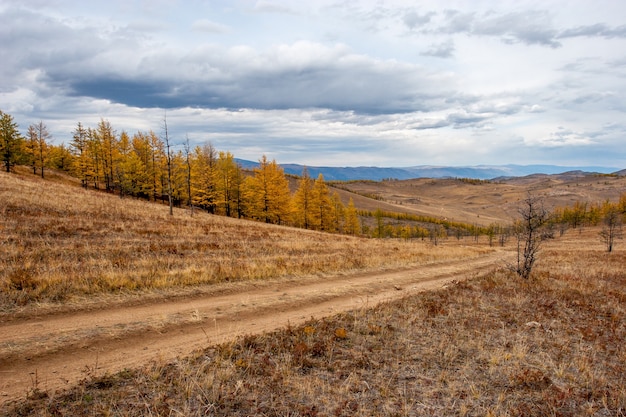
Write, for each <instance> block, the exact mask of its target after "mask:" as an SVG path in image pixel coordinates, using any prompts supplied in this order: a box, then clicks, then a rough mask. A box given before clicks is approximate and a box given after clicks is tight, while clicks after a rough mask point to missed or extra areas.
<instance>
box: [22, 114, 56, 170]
mask: <svg viewBox="0 0 626 417" xmlns="http://www.w3.org/2000/svg"><path fill="white" fill-rule="evenodd" d="M28 135H29V138H28V140H29V142H32V148H33V155H32V156H33V170H36V168H39V172H40V174H41V178H44V169H45V167H46V163H47V160H48V148H49V146H50V143H49V142H50V139H51V137H52V135H50V132H49V131H48V127H47V126H46V125H45V124H44V122H42V121H39V123H34V124H32V125H30V126H29V128H28Z"/></svg>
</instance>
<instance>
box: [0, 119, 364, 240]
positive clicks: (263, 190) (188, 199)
mask: <svg viewBox="0 0 626 417" xmlns="http://www.w3.org/2000/svg"><path fill="white" fill-rule="evenodd" d="M164 131H165V134H164V136H163V137H161V136H159V135H157V134H156V133H154V132H153V131H147V132H142V131H139V132H136V133H134V134H132V135H130V134H129V133H127V132H125V131H122V132H120V133H119V134H118V133H117V132H116V131H115V129H114V128H113V126H112V125H111V124H110V123H109V122H108V121H107V120H104V119H101V120H100V122H99V123H98V124H97V125H96V126H93V127H86V126H84V125H83V124H82V123H80V122H79V123H78V124H77V125H76V127H75V128H74V130H73V131H72V137H71V140H70V142H69V144H68V145H66V144H61V145H54V144H52V142H51V139H52V137H51V135H50V133H49V131H48V129H47V127H46V125H45V124H44V123H43V122H39V123H37V124H33V125H31V126H29V127H28V130H27V133H26V136H22V135H21V133H20V132H19V129H18V125H17V124H16V123H15V122H14V120H13V118H12V116H10V115H9V114H7V113H4V112H1V111H0V154H1V157H2V163H3V166H4V168H5V170H6V171H7V172H10V171H11V170H12V168H13V167H14V166H15V165H26V166H30V167H31V168H32V170H33V173H34V174H36V175H41V177H42V178H44V177H45V172H46V169H48V168H55V169H59V170H63V171H65V172H67V173H69V174H71V175H72V176H74V177H76V178H78V179H79V180H80V183H81V185H82V186H83V187H86V188H87V187H89V188H94V189H101V190H104V191H107V192H111V193H116V194H119V195H120V196H121V197H125V196H130V197H136V198H141V199H145V200H150V201H162V202H169V203H170V207H172V206H176V207H188V208H189V209H190V211H191V213H192V214H193V210H194V209H196V210H198V209H199V210H203V211H206V212H208V213H211V214H217V215H224V216H229V217H237V218H246V219H254V220H258V221H262V222H266V223H273V224H280V225H289V226H296V227H302V228H305V229H312V230H320V231H326V232H337V233H347V234H355V235H356V234H360V233H361V222H360V219H359V216H358V214H357V211H356V208H355V207H354V203H353V202H352V200H350V202H349V203H348V205H347V206H345V205H344V204H343V203H342V201H341V199H340V197H339V195H338V194H337V192H334V193H331V190H330V189H329V187H328V185H327V184H326V183H325V182H324V178H323V176H322V175H321V174H320V176H319V177H318V178H317V179H312V178H310V177H309V176H308V173H307V172H306V170H305V171H304V172H303V175H302V178H301V179H300V181H299V182H298V185H297V188H295V190H294V192H293V193H292V191H291V188H290V183H289V180H288V178H287V176H286V175H285V173H284V171H283V169H282V168H281V167H280V166H279V165H278V164H277V163H276V161H275V160H271V161H270V160H268V159H267V157H266V156H263V157H262V158H261V159H260V161H259V166H258V167H257V168H255V169H253V170H252V171H251V172H250V171H245V170H243V169H242V168H241V166H240V165H239V164H238V163H237V162H236V161H235V158H234V156H233V154H231V153H230V152H224V151H218V150H217V149H215V148H214V147H213V145H212V144H210V143H206V144H204V145H199V146H195V147H192V146H191V145H190V143H189V139H188V138H187V139H186V141H185V142H184V144H183V146H182V149H178V150H176V151H174V150H173V149H172V148H173V146H172V143H171V140H170V138H169V135H168V133H167V124H166V121H164Z"/></svg>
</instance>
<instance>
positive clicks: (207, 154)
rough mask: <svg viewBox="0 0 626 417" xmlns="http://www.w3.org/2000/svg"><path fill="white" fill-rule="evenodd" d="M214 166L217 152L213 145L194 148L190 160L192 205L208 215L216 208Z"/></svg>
mask: <svg viewBox="0 0 626 417" xmlns="http://www.w3.org/2000/svg"><path fill="white" fill-rule="evenodd" d="M216 164H217V152H216V151H215V148H214V147H213V145H211V144H210V143H207V144H205V145H203V146H196V148H195V149H194V151H193V156H192V158H191V190H192V195H193V204H194V206H197V207H200V208H202V209H204V210H206V211H208V212H209V213H215V211H216V207H217V193H216V189H215V177H216V171H215V169H216Z"/></svg>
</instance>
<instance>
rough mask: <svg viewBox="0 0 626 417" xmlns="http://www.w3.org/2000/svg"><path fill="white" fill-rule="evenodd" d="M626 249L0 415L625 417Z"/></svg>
mask: <svg viewBox="0 0 626 417" xmlns="http://www.w3.org/2000/svg"><path fill="white" fill-rule="evenodd" d="M625 264H626V250H625V248H624V247H622V246H618V247H617V248H616V250H615V251H614V252H613V253H611V254H609V253H607V252H605V249H604V247H603V245H602V243H601V242H599V240H598V230H597V229H585V230H582V231H581V230H570V231H568V232H567V233H566V234H565V235H564V236H563V237H560V238H559V239H557V240H553V241H549V242H546V243H545V244H544V246H543V249H542V251H541V257H540V260H539V263H538V265H537V267H536V270H535V273H534V276H533V277H531V279H529V280H527V281H526V280H522V279H520V278H518V277H516V276H514V275H512V274H511V273H510V272H509V271H508V270H507V268H496V269H494V270H491V271H489V272H483V273H482V274H480V275H478V276H474V277H469V278H470V279H464V278H468V277H466V276H465V274H464V273H462V272H460V271H459V272H457V275H458V277H459V278H460V279H459V280H458V281H453V282H450V283H448V284H447V285H445V286H444V287H440V288H439V289H437V290H432V291H429V292H421V293H417V294H410V295H406V296H404V297H402V298H400V299H398V300H391V301H388V302H383V303H381V304H378V305H376V306H367V307H362V308H356V309H353V310H351V311H348V312H345V313H340V314H336V315H333V316H329V317H326V318H311V319H309V320H308V321H306V322H304V323H302V324H298V325H289V326H287V327H285V328H282V329H279V330H276V331H273V332H266V333H262V334H257V335H252V334H249V335H245V336H241V337H238V338H236V339H233V340H227V341H225V342H223V343H221V344H216V345H211V344H208V343H207V345H206V346H205V347H204V348H202V349H199V350H196V351H195V352H194V353H193V354H191V355H186V356H181V357H178V358H176V359H171V360H170V359H167V360H166V359H156V360H153V361H151V362H150V363H149V364H147V365H145V366H139V367H133V368H128V369H125V370H123V371H122V372H119V373H101V374H98V372H97V370H94V371H93V372H92V374H87V375H86V378H85V379H84V380H83V381H81V382H80V383H78V384H77V385H75V386H73V387H70V388H69V389H67V390H65V391H60V392H57V393H53V392H49V391H45V390H41V389H39V388H38V387H33V389H32V390H31V392H30V396H29V398H28V399H27V400H25V401H24V400H22V401H18V402H7V403H5V404H4V406H3V408H2V413H3V414H4V415H12V416H20V415H23V416H25V415H36V416H56V415H75V416H82V415H85V416H87V415H115V416H145V415H153V416H157V415H158V416H172V415H185V416H187V415H189V416H205V415H213V416H253V415H254V416H355V415H356V416H372V415H386V416H421V415H429V416H442V415H446V416H448V415H458V416H529V415H532V416H585V415H588V416H624V415H626V348H625V346H624V340H626V308H625V306H626V272H625V270H624V265H625Z"/></svg>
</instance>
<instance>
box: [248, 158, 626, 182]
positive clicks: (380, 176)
mask: <svg viewBox="0 0 626 417" xmlns="http://www.w3.org/2000/svg"><path fill="white" fill-rule="evenodd" d="M236 161H237V163H239V165H240V166H241V167H242V168H244V169H253V168H256V167H257V166H258V165H259V163H258V162H253V161H247V160H243V159H236ZM279 165H280V166H281V167H282V168H283V170H284V171H285V173H286V174H292V175H302V172H303V170H304V169H305V168H306V170H307V171H308V174H309V176H310V177H311V178H317V177H318V176H319V174H322V175H323V176H324V179H325V180H326V181H352V180H372V181H381V180H387V179H397V180H406V179H411V178H472V179H480V180H487V179H494V178H499V177H524V176H527V175H532V174H546V175H552V174H562V173H565V172H571V171H580V172H587V173H599V174H612V173H618V171H619V170H620V169H619V168H614V167H599V166H559V165H513V164H509V165H476V166H430V165H419V166H413V167H398V168H393V167H387V168H385V167H375V166H369V167H366V166H361V167H316V166H305V165H300V164H279ZM623 171H624V170H622V171H619V173H623Z"/></svg>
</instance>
